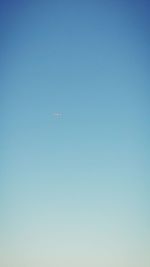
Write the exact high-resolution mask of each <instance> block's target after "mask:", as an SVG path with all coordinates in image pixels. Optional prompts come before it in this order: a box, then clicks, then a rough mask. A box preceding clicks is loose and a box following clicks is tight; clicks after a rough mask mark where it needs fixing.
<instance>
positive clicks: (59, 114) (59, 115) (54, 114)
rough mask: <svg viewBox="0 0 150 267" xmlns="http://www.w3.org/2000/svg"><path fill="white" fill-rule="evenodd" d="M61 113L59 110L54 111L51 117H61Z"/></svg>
mask: <svg viewBox="0 0 150 267" xmlns="http://www.w3.org/2000/svg"><path fill="white" fill-rule="evenodd" d="M62 115H63V114H62V113H61V112H54V113H53V117H54V118H56V119H59V118H62Z"/></svg>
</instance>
